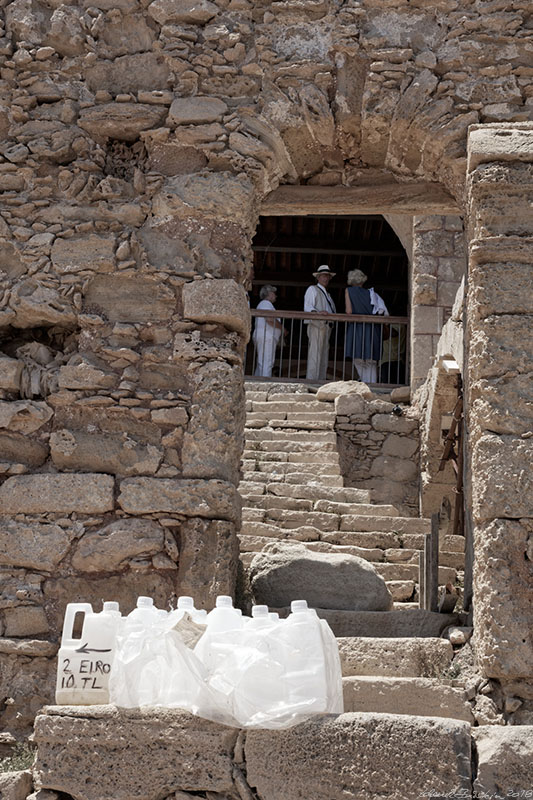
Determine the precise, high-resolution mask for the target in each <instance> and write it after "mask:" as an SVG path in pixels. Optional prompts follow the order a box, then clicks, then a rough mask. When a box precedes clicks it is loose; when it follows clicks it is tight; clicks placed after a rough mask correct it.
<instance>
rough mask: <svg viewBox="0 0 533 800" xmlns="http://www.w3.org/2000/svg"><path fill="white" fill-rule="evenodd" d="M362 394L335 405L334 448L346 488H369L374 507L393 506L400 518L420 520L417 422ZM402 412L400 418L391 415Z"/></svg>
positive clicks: (404, 409) (406, 409)
mask: <svg viewBox="0 0 533 800" xmlns="http://www.w3.org/2000/svg"><path fill="white" fill-rule="evenodd" d="M369 395H370V396H369V397H368V398H364V397H363V396H362V395H360V394H355V393H354V394H341V395H340V396H339V397H338V399H337V401H336V406H335V408H336V412H337V417H336V421H335V430H336V432H337V448H338V451H339V460H340V467H341V473H342V475H343V477H344V484H345V486H355V487H357V488H358V489H369V490H371V492H372V494H371V497H372V502H373V503H384V504H387V503H391V504H392V505H394V506H395V507H396V508H397V509H398V511H399V512H400V514H402V515H403V516H418V510H419V509H418V495H419V465H418V462H419V445H420V442H419V432H418V419H417V417H416V416H411V415H410V414H408V412H409V407H408V406H396V405H395V404H394V403H391V402H389V401H387V400H382V399H380V398H377V397H376V396H375V395H374V396H372V393H371V392H369ZM395 407H396V408H401V409H402V416H396V415H395V414H393V409H394V408H395Z"/></svg>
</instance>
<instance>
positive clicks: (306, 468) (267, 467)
mask: <svg viewBox="0 0 533 800" xmlns="http://www.w3.org/2000/svg"><path fill="white" fill-rule="evenodd" d="M241 465H242V468H243V470H245V469H247V470H248V471H250V470H253V471H254V472H264V473H266V474H268V473H272V474H273V475H286V476H287V479H288V477H289V476H290V477H291V480H293V479H294V478H293V476H294V475H305V476H308V475H312V476H322V475H327V476H335V477H338V478H341V477H342V476H341V471H340V467H339V465H338V463H329V462H326V463H325V464H320V463H314V464H307V463H305V462H303V463H302V462H298V463H293V462H287V461H280V462H276V461H253V460H252V459H249V458H247V459H245V460H243V461H242V462H241ZM294 482H295V483H296V481H294ZM302 483H305V481H302Z"/></svg>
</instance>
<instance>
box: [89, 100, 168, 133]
mask: <svg viewBox="0 0 533 800" xmlns="http://www.w3.org/2000/svg"><path fill="white" fill-rule="evenodd" d="M164 116H165V110H164V109H161V107H160V106H152V105H146V104H143V103H105V104H104V105H101V106H94V107H93V108H85V109H82V111H81V114H80V119H79V123H78V124H79V126H80V128H83V130H85V131H87V133H90V134H91V136H95V137H97V138H98V137H100V138H102V137H105V136H109V137H111V138H113V139H119V140H121V141H124V142H134V141H135V140H136V139H137V138H138V137H139V134H140V133H141V132H142V131H145V130H148V129H149V128H153V127H155V126H156V125H158V124H159V123H160V122H162V121H163V119H164Z"/></svg>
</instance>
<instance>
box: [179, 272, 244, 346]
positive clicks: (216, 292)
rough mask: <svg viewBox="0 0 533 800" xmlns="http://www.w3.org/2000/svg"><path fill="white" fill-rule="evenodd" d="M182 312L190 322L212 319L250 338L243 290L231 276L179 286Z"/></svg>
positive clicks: (209, 320)
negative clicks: (180, 288) (181, 295)
mask: <svg viewBox="0 0 533 800" xmlns="http://www.w3.org/2000/svg"><path fill="white" fill-rule="evenodd" d="M183 316H184V317H185V318H186V319H190V320H193V322H201V323H204V322H214V323H217V324H219V325H225V326H226V327H227V328H229V329H230V330H233V331H237V332H238V333H240V334H241V335H242V336H244V338H245V340H246V341H248V339H249V338H250V308H249V306H248V300H247V297H246V292H245V291H244V289H243V287H242V286H239V285H238V284H237V283H235V281H232V280H217V281H210V280H204V281H193V282H192V283H186V284H185V286H184V287H183Z"/></svg>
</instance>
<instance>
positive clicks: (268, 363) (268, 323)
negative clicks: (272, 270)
mask: <svg viewBox="0 0 533 800" xmlns="http://www.w3.org/2000/svg"><path fill="white" fill-rule="evenodd" d="M277 294H278V290H277V289H276V287H275V286H270V285H269V284H266V285H265V286H263V287H262V289H261V291H260V292H259V297H260V298H261V302H260V303H259V305H258V306H257V309H258V311H275V310H276V309H275V308H274V301H275V299H276V297H277ZM282 331H283V325H282V324H281V322H280V320H279V319H268V318H267V317H256V319H255V329H254V333H253V340H254V343H255V349H256V352H257V365H256V368H255V373H254V374H255V375H256V376H258V377H261V378H270V377H271V376H272V367H273V366H274V359H275V357H276V347H277V344H278V342H279V340H280V337H281V334H282Z"/></svg>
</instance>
